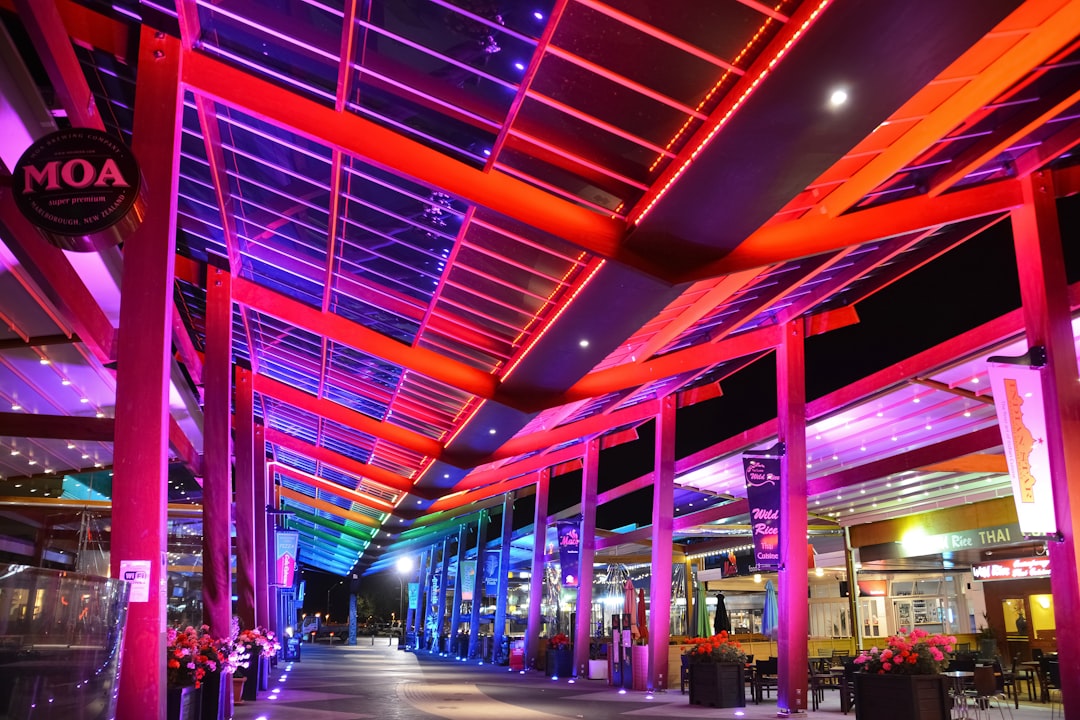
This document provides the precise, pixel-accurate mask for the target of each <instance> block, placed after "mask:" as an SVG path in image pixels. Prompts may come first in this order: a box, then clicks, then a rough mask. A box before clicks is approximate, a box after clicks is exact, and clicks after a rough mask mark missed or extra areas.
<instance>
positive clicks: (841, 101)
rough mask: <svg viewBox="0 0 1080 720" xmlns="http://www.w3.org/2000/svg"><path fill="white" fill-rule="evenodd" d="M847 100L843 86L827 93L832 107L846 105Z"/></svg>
mask: <svg viewBox="0 0 1080 720" xmlns="http://www.w3.org/2000/svg"><path fill="white" fill-rule="evenodd" d="M847 101H848V94H847V90H845V89H844V88H836V89H835V90H833V91H832V92H831V93H830V94H829V105H830V106H831V107H834V108H838V107H841V106H843V105H846V104H847Z"/></svg>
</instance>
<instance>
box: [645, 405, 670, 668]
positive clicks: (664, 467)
mask: <svg viewBox="0 0 1080 720" xmlns="http://www.w3.org/2000/svg"><path fill="white" fill-rule="evenodd" d="M675 408H676V405H675V396H674V395H668V396H667V397H665V398H664V399H663V400H662V401H661V406H660V414H659V415H657V416H656V440H655V448H656V450H655V452H656V467H655V469H654V470H653V507H652V574H651V575H650V579H649V690H666V689H667V688H668V686H669V685H671V682H670V677H671V674H670V673H669V672H668V640H669V638H670V635H671V550H672V542H673V537H672V534H673V528H674V525H675V521H674V516H675Z"/></svg>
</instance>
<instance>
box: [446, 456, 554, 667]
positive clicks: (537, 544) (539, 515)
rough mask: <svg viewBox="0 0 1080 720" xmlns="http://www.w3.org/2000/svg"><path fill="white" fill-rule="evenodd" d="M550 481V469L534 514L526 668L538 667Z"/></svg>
mask: <svg viewBox="0 0 1080 720" xmlns="http://www.w3.org/2000/svg"><path fill="white" fill-rule="evenodd" d="M550 480H551V470H549V469H547V468H544V469H543V470H541V471H540V472H539V473H537V478H536V509H535V510H534V512H533V556H532V568H530V570H529V572H530V573H531V574H530V575H529V622H528V625H526V626H525V662H526V663H527V665H526V667H536V662H537V658H539V657H540V625H541V620H540V600H541V598H543V597H544V545H545V544H546V543H547V513H548V483H549V481H550ZM459 574H460V573H459ZM540 669H541V670H543V668H540Z"/></svg>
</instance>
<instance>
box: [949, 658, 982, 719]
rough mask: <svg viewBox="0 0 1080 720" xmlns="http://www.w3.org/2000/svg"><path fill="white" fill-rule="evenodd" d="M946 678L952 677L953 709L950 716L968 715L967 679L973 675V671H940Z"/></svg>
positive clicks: (960, 716) (961, 716)
mask: <svg viewBox="0 0 1080 720" xmlns="http://www.w3.org/2000/svg"><path fill="white" fill-rule="evenodd" d="M941 674H942V675H944V676H945V677H947V678H952V681H953V688H952V691H953V711H952V716H953V717H954V718H966V717H968V705H967V692H966V690H967V681H968V680H969V679H973V678H974V677H975V673H973V672H971V671H970V670H949V671H947V672H943V673H941Z"/></svg>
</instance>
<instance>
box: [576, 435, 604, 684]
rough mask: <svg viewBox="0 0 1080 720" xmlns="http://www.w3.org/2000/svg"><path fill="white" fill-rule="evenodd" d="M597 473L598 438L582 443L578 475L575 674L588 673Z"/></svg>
mask: <svg viewBox="0 0 1080 720" xmlns="http://www.w3.org/2000/svg"><path fill="white" fill-rule="evenodd" d="M599 476H600V440H599V438H593V439H592V440H589V441H588V442H587V443H586V444H585V462H584V464H583V467H582V477H581V527H580V533H581V537H580V544H579V545H578V561H579V563H580V565H579V566H578V576H579V577H578V590H577V626H576V627H575V628H574V677H580V678H585V677H588V676H589V673H588V669H589V645H590V643H591V641H592V640H591V638H592V630H593V628H592V605H593V593H592V591H593V558H594V557H595V556H596V487H597V482H598V480H599Z"/></svg>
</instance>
